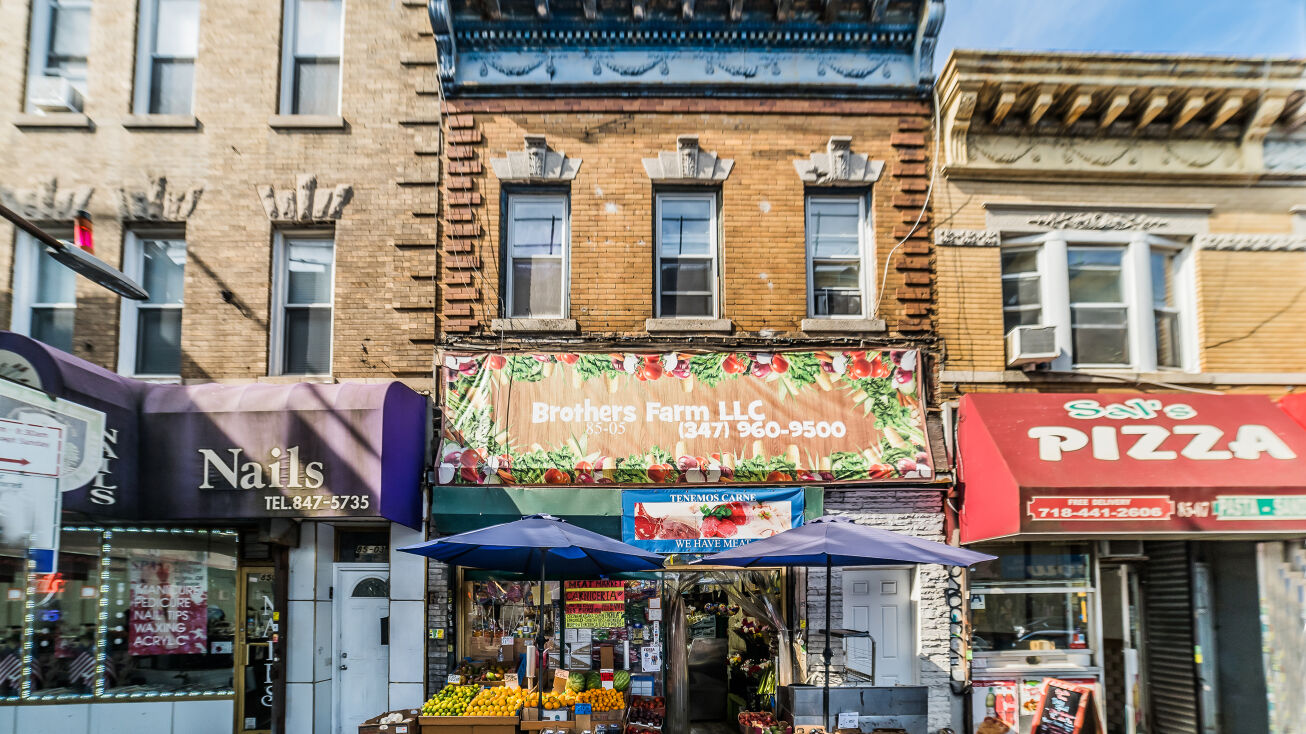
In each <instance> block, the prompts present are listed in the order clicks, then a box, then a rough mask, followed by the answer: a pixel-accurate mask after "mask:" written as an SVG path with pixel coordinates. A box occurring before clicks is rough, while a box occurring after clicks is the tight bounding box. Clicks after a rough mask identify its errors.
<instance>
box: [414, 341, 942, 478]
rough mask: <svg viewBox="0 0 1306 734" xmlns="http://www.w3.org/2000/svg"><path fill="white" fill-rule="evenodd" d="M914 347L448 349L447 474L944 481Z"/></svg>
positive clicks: (443, 467)
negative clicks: (936, 467)
mask: <svg viewBox="0 0 1306 734" xmlns="http://www.w3.org/2000/svg"><path fill="white" fill-rule="evenodd" d="M918 368H919V364H918V354H917V352H915V351H869V352H867V351H843V352H824V351H820V352H774V353H767V352H713V353H688V352H671V353H660V354H642V353H641V354H632V353H587V354H574V353H549V354H465V353H447V354H445V355H443V367H442V374H443V377H444V407H443V410H444V436H443V445H442V448H441V451H440V457H441V460H440V463H439V479H440V482H441V483H442V484H526V485H532V484H535V485H538V484H712V483H717V482H735V483H747V482H769V483H777V482H835V481H868V480H887V479H930V478H932V477H933V473H934V472H933V466H932V464H931V462H930V455H929V449H928V442H927V441H926V438H925V410H924V406H923V405H922V401H921V393H920V380H919V379H918V377H919V376H918Z"/></svg>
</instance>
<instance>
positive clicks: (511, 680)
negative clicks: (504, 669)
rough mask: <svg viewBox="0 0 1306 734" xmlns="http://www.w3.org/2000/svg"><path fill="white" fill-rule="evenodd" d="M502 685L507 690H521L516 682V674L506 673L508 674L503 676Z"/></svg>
mask: <svg viewBox="0 0 1306 734" xmlns="http://www.w3.org/2000/svg"><path fill="white" fill-rule="evenodd" d="M503 684H504V685H505V686H507V687H508V688H521V684H520V683H518V682H517V674H516V673H508V674H506V675H504V676H503Z"/></svg>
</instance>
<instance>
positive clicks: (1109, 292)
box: [1002, 231, 1195, 371]
mask: <svg viewBox="0 0 1306 734" xmlns="http://www.w3.org/2000/svg"><path fill="white" fill-rule="evenodd" d="M1187 263H1188V250H1187V248H1186V245H1185V244H1184V243H1182V242H1179V241H1176V240H1172V239H1167V238H1164V237H1158V236H1155V235H1149V234H1144V233H1137V234H1128V233H1124V234H1121V233H1114V232H1068V231H1056V232H1050V233H1048V234H1046V235H1037V236H1033V237H1021V238H1015V239H1008V240H1007V242H1006V243H1005V244H1004V246H1003V252H1002V311H1003V314H1002V315H1003V330H1004V332H1010V331H1011V330H1012V329H1014V328H1016V327H1017V326H1038V325H1042V326H1055V327H1057V344H1058V346H1059V347H1060V348H1061V351H1062V357H1061V358H1060V359H1059V360H1058V362H1059V364H1054V366H1055V367H1057V368H1059V369H1064V368H1069V367H1075V368H1110V369H1134V370H1140V371H1149V370H1154V369H1166V368H1168V369H1188V368H1190V367H1191V366H1192V365H1193V364H1194V363H1195V355H1194V353H1193V346H1192V345H1193V339H1192V338H1191V337H1190V336H1189V335H1188V334H1187V333H1186V332H1187V330H1188V329H1189V328H1190V325H1191V323H1192V315H1193V311H1194V308H1193V304H1192V300H1193V294H1192V284H1191V283H1192V278H1191V276H1190V275H1189V273H1188V264H1187Z"/></svg>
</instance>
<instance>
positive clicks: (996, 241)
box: [934, 229, 1002, 247]
mask: <svg viewBox="0 0 1306 734" xmlns="http://www.w3.org/2000/svg"><path fill="white" fill-rule="evenodd" d="M934 244H936V245H946V246H950V247H997V246H998V245H1000V244H1002V234H1001V233H1000V232H997V231H994V230H990V229H936V230H934Z"/></svg>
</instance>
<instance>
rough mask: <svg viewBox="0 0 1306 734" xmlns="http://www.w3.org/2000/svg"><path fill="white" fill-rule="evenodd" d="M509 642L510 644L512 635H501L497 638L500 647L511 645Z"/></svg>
mask: <svg viewBox="0 0 1306 734" xmlns="http://www.w3.org/2000/svg"><path fill="white" fill-rule="evenodd" d="M511 644H512V637H501V638H499V645H500V647H507V646H508V645H511Z"/></svg>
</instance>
